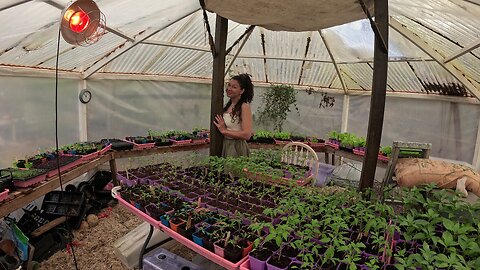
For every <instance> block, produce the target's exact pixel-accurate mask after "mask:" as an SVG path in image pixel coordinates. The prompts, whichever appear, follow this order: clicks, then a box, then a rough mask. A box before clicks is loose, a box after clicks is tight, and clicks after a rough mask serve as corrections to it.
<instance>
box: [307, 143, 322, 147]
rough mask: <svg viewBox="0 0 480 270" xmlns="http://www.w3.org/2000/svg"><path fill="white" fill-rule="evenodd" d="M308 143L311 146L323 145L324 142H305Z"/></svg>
mask: <svg viewBox="0 0 480 270" xmlns="http://www.w3.org/2000/svg"><path fill="white" fill-rule="evenodd" d="M307 144H308V145H310V146H311V147H324V146H325V143H319V142H307Z"/></svg>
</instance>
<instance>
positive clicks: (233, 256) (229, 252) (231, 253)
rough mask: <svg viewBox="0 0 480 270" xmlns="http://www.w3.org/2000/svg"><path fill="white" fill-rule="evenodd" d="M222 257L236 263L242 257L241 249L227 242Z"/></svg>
mask: <svg viewBox="0 0 480 270" xmlns="http://www.w3.org/2000/svg"><path fill="white" fill-rule="evenodd" d="M224 257H225V259H226V260H228V261H230V262H232V263H236V262H238V261H240V259H241V258H242V249H241V248H239V247H237V246H233V245H231V244H228V245H227V246H226V247H225V249H224Z"/></svg>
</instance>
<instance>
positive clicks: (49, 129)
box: [0, 76, 79, 168]
mask: <svg viewBox="0 0 480 270" xmlns="http://www.w3.org/2000/svg"><path fill="white" fill-rule="evenodd" d="M0 85H1V87H0V157H1V158H0V168H5V167H9V166H11V164H12V162H13V161H14V159H23V158H25V156H30V155H33V154H36V153H37V152H38V150H41V151H44V150H46V148H48V149H50V148H53V147H54V146H55V101H54V98H55V80H54V79H53V78H47V79H45V78H29V77H3V76H0ZM58 110H59V115H60V117H59V123H58V135H59V143H60V145H62V144H68V143H73V142H75V141H78V139H79V128H78V127H79V121H78V81H75V80H61V81H60V82H59V92H58Z"/></svg>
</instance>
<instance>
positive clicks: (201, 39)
mask: <svg viewBox="0 0 480 270" xmlns="http://www.w3.org/2000/svg"><path fill="white" fill-rule="evenodd" d="M68 3H69V2H68V1H65V0H50V1H28V0H3V1H1V3H0V33H1V35H0V68H2V66H3V67H4V68H17V67H18V68H23V67H27V68H33V69H48V70H53V69H54V68H55V56H56V46H57V40H56V38H57V35H58V29H59V20H60V17H61V12H62V8H63V7H66V6H67V5H68ZM96 3H97V4H98V6H99V7H100V9H101V10H102V12H103V13H104V14H105V16H106V19H107V26H108V29H107V31H108V32H107V33H106V34H105V36H104V37H103V38H102V39H101V40H100V41H99V42H98V43H95V44H93V45H91V46H89V47H81V46H73V45H70V44H67V43H66V42H64V41H61V44H60V57H59V69H61V70H64V71H69V72H72V73H74V74H77V75H78V76H79V77H82V78H90V77H91V76H92V77H95V76H98V74H102V73H103V74H106V75H108V74H125V76H131V75H160V76H171V77H179V78H181V79H184V80H189V79H192V78H195V79H198V78H199V79H210V78H211V76H212V61H213V59H212V53H211V52H210V46H209V44H208V36H207V33H206V27H205V25H204V20H203V16H202V10H201V8H200V5H199V2H198V1H196V0H182V1H179V0H177V1H158V0H137V1H133V0H97V1H96ZM389 9H390V10H389V12H390V37H389V58H390V65H389V71H388V86H387V91H394V92H415V93H438V94H447V95H460V96H477V97H479V96H480V69H479V66H480V48H479V46H480V30H479V29H478V25H480V2H479V1H478V0H467V1H464V0H428V1H420V0H390V1H389ZM215 16H216V15H215V14H214V13H208V17H209V24H210V27H211V28H212V33H214V31H215ZM312 16H316V15H315V12H312ZM248 27H249V25H242V24H239V23H236V22H233V21H229V27H228V40H227V48H228V47H230V46H231V45H232V44H233V43H234V42H235V41H236V40H237V39H238V38H239V37H240V36H241V35H242V34H243V33H245V31H246V30H247V28H248ZM373 43H374V35H373V32H372V30H371V27H370V24H369V22H368V20H366V19H363V20H359V21H354V22H351V23H347V24H344V25H339V26H334V27H330V28H327V29H322V30H320V29H319V31H307V32H284V31H270V30H267V29H265V28H261V27H255V28H254V30H253V32H252V33H251V34H250V35H249V37H248V40H247V41H246V42H245V44H244V46H243V48H242V49H241V50H240V52H239V53H238V56H237V57H236V58H234V56H235V55H236V54H237V51H238V50H239V48H240V47H241V44H243V41H240V42H239V44H240V45H237V46H235V47H234V48H233V50H232V51H231V52H230V54H229V55H228V56H227V66H229V65H230V62H231V61H232V60H233V59H234V63H233V65H232V67H231V70H230V72H233V73H236V72H248V73H250V74H252V76H253V79H254V80H255V81H256V82H265V83H287V84H293V85H299V86H305V87H318V88H331V89H338V90H342V91H345V92H348V91H369V90H370V89H371V87H372V74H373ZM335 65H336V66H337V68H336V67H335ZM342 81H343V84H344V85H345V89H344V87H343V85H342Z"/></svg>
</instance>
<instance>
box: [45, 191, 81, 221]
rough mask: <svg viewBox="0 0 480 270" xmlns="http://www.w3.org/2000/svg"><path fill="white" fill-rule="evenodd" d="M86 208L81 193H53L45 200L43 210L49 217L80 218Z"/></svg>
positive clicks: (48, 194)
mask: <svg viewBox="0 0 480 270" xmlns="http://www.w3.org/2000/svg"><path fill="white" fill-rule="evenodd" d="M84 207H85V198H84V196H83V193H81V192H62V191H51V192H49V193H47V194H46V195H45V197H44V199H43V203H42V210H43V211H44V212H45V214H47V215H53V216H68V217H79V216H80V215H82V213H83V208H84Z"/></svg>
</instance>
